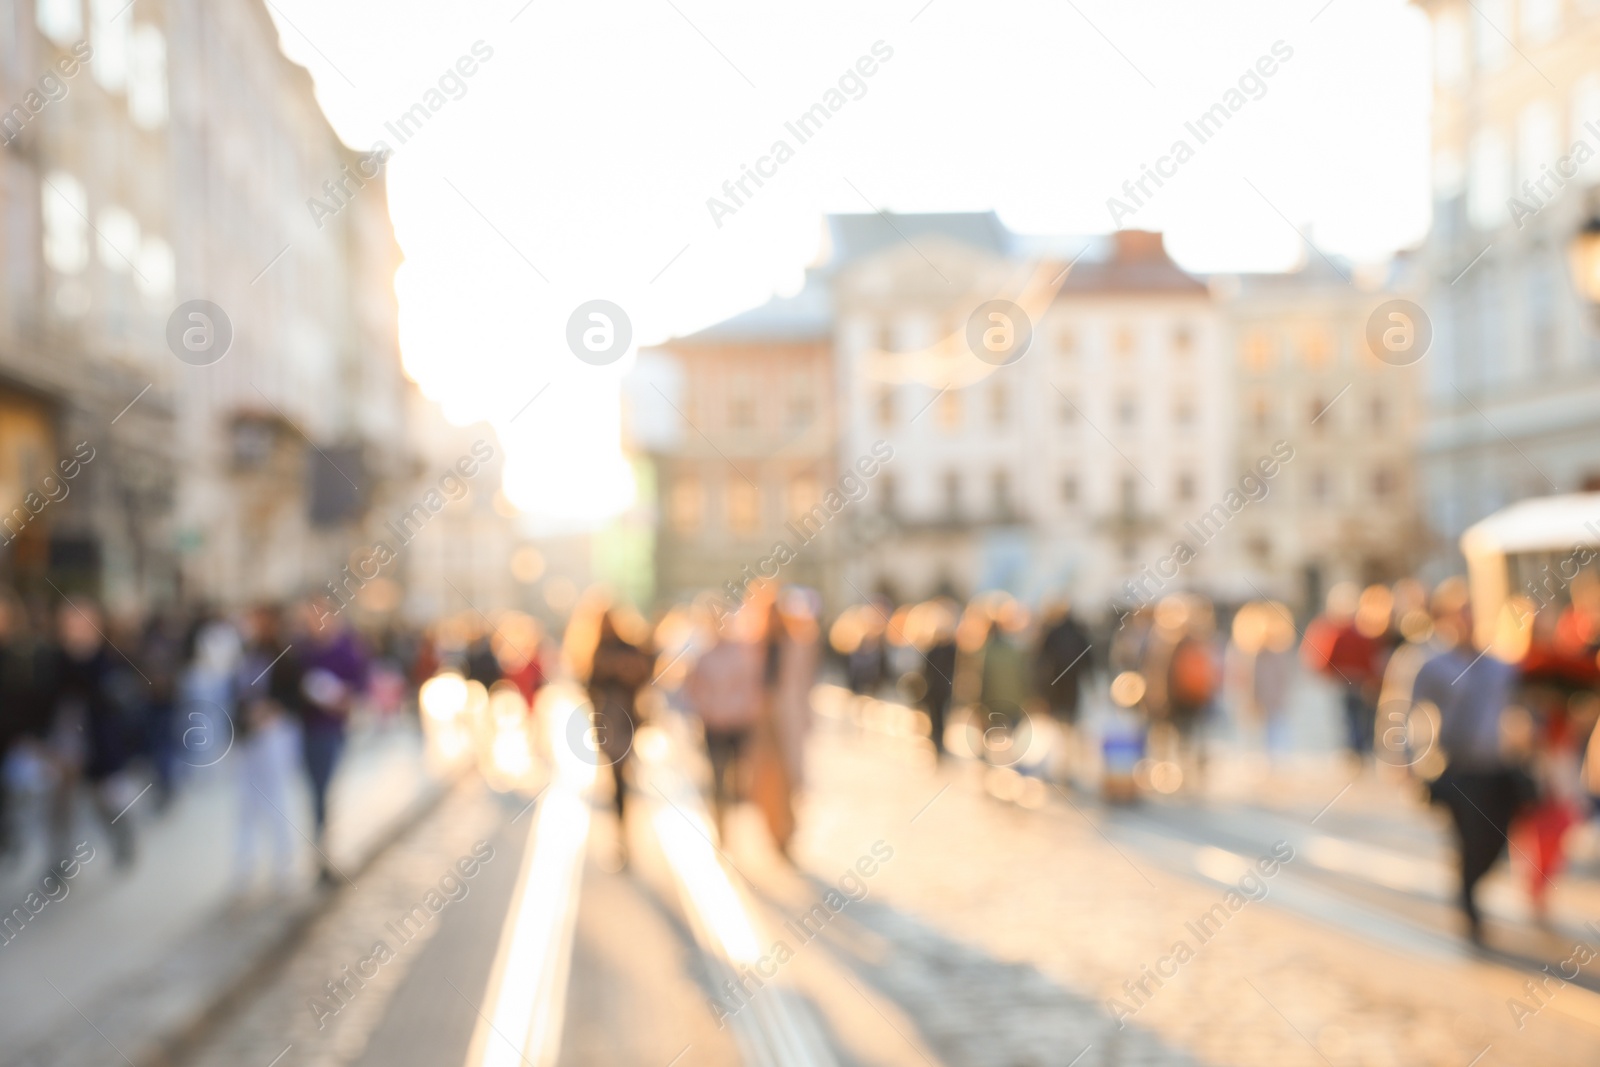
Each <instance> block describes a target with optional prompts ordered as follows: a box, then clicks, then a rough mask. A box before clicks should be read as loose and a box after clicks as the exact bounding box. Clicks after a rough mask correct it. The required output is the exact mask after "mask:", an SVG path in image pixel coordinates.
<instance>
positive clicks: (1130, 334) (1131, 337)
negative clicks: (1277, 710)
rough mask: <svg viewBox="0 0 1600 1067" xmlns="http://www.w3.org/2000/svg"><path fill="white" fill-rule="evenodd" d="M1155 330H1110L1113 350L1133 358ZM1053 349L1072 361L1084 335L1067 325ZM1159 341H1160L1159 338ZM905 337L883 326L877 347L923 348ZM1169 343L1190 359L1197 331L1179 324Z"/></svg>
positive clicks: (955, 326)
mask: <svg viewBox="0 0 1600 1067" xmlns="http://www.w3.org/2000/svg"><path fill="white" fill-rule="evenodd" d="M962 328H963V327H962V325H961V324H960V323H958V322H957V321H956V320H954V319H948V320H946V321H944V322H943V323H941V324H940V325H939V326H938V327H937V334H936V336H937V337H949V336H952V335H954V334H956V333H958V332H960V330H961V329H962ZM1151 329H1155V327H1144V326H1139V325H1135V324H1133V323H1126V322H1124V323H1118V324H1116V325H1115V326H1113V327H1112V328H1111V331H1110V345H1109V347H1110V350H1111V352H1112V354H1113V355H1116V356H1120V357H1123V358H1129V357H1132V356H1133V355H1134V354H1135V353H1137V352H1138V351H1139V347H1140V345H1139V342H1140V340H1141V334H1142V333H1143V332H1144V331H1146V330H1151ZM1051 340H1052V341H1053V348H1054V350H1055V353H1056V355H1057V356H1060V357H1064V358H1071V357H1073V356H1077V355H1080V354H1081V353H1082V352H1083V351H1084V350H1085V346H1084V344H1083V334H1082V332H1081V331H1080V330H1078V329H1076V328H1074V327H1070V326H1065V327H1062V328H1061V329H1059V330H1057V331H1056V332H1055V334H1054V335H1053V337H1052V338H1051ZM1158 340H1159V339H1158ZM903 341H904V335H903V334H901V333H899V332H898V331H897V330H896V329H895V327H894V326H893V325H892V324H890V323H882V324H880V325H879V327H878V340H877V347H878V350H879V351H882V352H898V351H904V350H910V349H915V348H920V347H921V346H920V345H907V344H904V343H903ZM1165 341H1166V346H1167V349H1168V350H1169V351H1171V352H1172V353H1173V354H1175V355H1179V356H1187V355H1189V354H1191V353H1192V352H1193V351H1194V347H1195V330H1194V327H1193V326H1191V325H1189V324H1188V323H1178V324H1177V325H1175V326H1172V327H1169V328H1167V329H1166V330H1165Z"/></svg>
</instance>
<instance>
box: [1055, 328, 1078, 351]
mask: <svg viewBox="0 0 1600 1067" xmlns="http://www.w3.org/2000/svg"><path fill="white" fill-rule="evenodd" d="M1056 352H1057V353H1058V354H1059V355H1062V356H1075V355H1077V354H1078V335H1077V333H1076V332H1074V331H1073V330H1070V329H1066V330H1062V331H1061V332H1060V333H1058V334H1056Z"/></svg>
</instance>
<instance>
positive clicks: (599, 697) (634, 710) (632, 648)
mask: <svg viewBox="0 0 1600 1067" xmlns="http://www.w3.org/2000/svg"><path fill="white" fill-rule="evenodd" d="M649 643H650V628H649V626H648V624H647V623H646V622H645V620H644V619H642V618H639V617H637V615H636V614H635V613H634V612H632V611H628V610H626V609H625V608H623V607H621V606H619V605H617V604H615V603H613V602H612V600H611V598H610V596H609V595H608V594H606V593H604V592H602V591H599V590H590V591H589V593H587V594H585V597H584V602H583V603H581V604H579V605H578V607H577V608H576V609H574V611H573V614H572V618H571V619H570V620H568V623H567V633H566V647H565V653H566V656H567V662H568V665H569V666H570V667H571V668H572V672H573V674H574V676H575V677H577V678H578V679H579V680H580V681H581V682H582V683H583V684H584V686H585V687H586V688H587V689H588V692H589V704H590V710H591V719H590V726H591V732H590V735H589V736H590V737H591V738H592V739H593V743H594V744H593V747H592V749H589V750H586V751H582V752H579V753H578V754H579V756H581V757H583V758H585V759H591V760H594V761H596V762H600V763H605V764H606V765H608V766H609V767H610V768H611V782H612V803H613V804H614V805H615V807H616V811H617V856H618V865H619V866H620V867H625V866H627V863H628V835H627V820H626V818H625V816H626V814H627V803H628V777H629V775H628V763H629V759H630V758H631V756H632V755H633V736H634V731H635V730H636V729H637V724H638V714H639V711H638V697H639V690H640V689H642V688H643V687H644V686H645V685H646V684H647V683H648V682H649V681H650V675H651V671H652V670H653V669H654V667H655V656H654V654H653V653H652V652H651V651H650V648H649Z"/></svg>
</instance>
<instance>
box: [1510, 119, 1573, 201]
mask: <svg viewBox="0 0 1600 1067" xmlns="http://www.w3.org/2000/svg"><path fill="white" fill-rule="evenodd" d="M1560 142H1561V134H1560V124H1559V123H1558V122H1557V121H1556V109H1555V108H1554V107H1552V106H1551V105H1550V102H1549V101H1548V100H1535V101H1533V102H1532V103H1531V104H1529V105H1528V106H1527V107H1525V108H1523V109H1522V113H1521V114H1519V115H1518V116H1517V178H1516V180H1517V184H1518V185H1519V186H1520V185H1521V184H1522V183H1523V182H1533V183H1535V184H1537V183H1538V181H1539V179H1540V178H1542V177H1545V176H1546V175H1547V174H1553V173H1554V169H1555V165H1556V160H1557V158H1558V157H1559V156H1560V155H1561V143H1560ZM1557 180H1562V179H1559V178H1558V179H1557ZM1547 181H1548V179H1547ZM1554 186H1555V182H1549V187H1554Z"/></svg>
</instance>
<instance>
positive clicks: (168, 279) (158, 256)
mask: <svg viewBox="0 0 1600 1067" xmlns="http://www.w3.org/2000/svg"><path fill="white" fill-rule="evenodd" d="M138 262H139V274H138V282H139V292H141V293H143V294H144V296H145V297H146V299H148V300H150V301H151V302H152V303H159V302H161V301H164V300H168V299H170V298H171V297H172V290H173V286H174V285H175V284H176V283H177V273H178V269H177V262H176V261H175V260H174V259H173V256H172V246H171V245H169V244H167V242H165V241H163V240H162V239H161V238H159V237H146V238H145V239H144V244H143V245H141V246H140V247H139V261H138Z"/></svg>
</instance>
